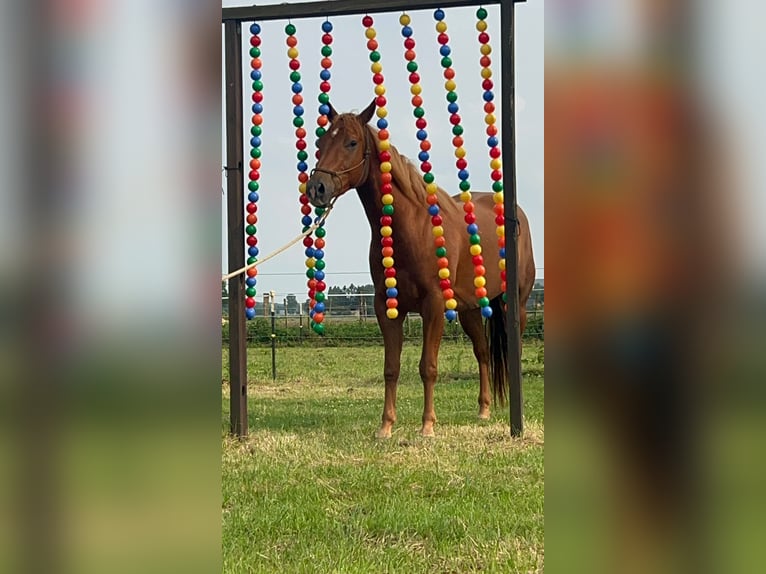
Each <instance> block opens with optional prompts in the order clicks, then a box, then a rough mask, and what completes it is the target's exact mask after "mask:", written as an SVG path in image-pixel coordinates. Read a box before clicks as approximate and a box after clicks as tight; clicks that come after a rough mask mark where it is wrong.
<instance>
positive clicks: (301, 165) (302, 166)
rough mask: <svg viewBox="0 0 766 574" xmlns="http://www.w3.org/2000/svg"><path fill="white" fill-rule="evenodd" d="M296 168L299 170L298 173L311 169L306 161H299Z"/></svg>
mask: <svg viewBox="0 0 766 574" xmlns="http://www.w3.org/2000/svg"><path fill="white" fill-rule="evenodd" d="M296 167H297V168H298V171H306V170H308V168H309V164H307V163H306V162H305V161H299V162H298V165H297V166H296Z"/></svg>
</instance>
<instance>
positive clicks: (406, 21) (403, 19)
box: [399, 14, 410, 26]
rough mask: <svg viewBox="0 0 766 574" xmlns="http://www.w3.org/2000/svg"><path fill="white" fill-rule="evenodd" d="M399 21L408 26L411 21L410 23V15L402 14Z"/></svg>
mask: <svg viewBox="0 0 766 574" xmlns="http://www.w3.org/2000/svg"><path fill="white" fill-rule="evenodd" d="M399 23H400V24H401V25H402V26H407V25H409V23H410V17H409V15H407V14H402V15H401V16H399Z"/></svg>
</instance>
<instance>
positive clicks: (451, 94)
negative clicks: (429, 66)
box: [447, 90, 457, 103]
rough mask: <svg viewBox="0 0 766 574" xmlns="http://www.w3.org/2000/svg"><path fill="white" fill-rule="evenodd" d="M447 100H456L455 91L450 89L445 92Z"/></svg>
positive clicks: (451, 101)
mask: <svg viewBox="0 0 766 574" xmlns="http://www.w3.org/2000/svg"><path fill="white" fill-rule="evenodd" d="M447 101H448V102H450V103H453V102H456V101H457V92H455V91H453V90H450V91H449V92H447Z"/></svg>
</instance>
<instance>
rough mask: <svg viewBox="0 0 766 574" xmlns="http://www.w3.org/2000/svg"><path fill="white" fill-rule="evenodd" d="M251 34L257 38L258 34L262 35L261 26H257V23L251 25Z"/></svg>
mask: <svg viewBox="0 0 766 574" xmlns="http://www.w3.org/2000/svg"><path fill="white" fill-rule="evenodd" d="M250 33H251V34H252V35H253V36H255V35H256V34H260V33H261V26H260V24H257V23H255V22H253V23H252V24H250Z"/></svg>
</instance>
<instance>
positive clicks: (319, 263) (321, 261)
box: [314, 259, 327, 271]
mask: <svg viewBox="0 0 766 574" xmlns="http://www.w3.org/2000/svg"><path fill="white" fill-rule="evenodd" d="M326 265H327V263H325V262H324V259H317V262H316V263H315V264H314V267H316V268H317V269H319V270H320V271H321V270H322V269H324V268H325V266H326Z"/></svg>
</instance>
